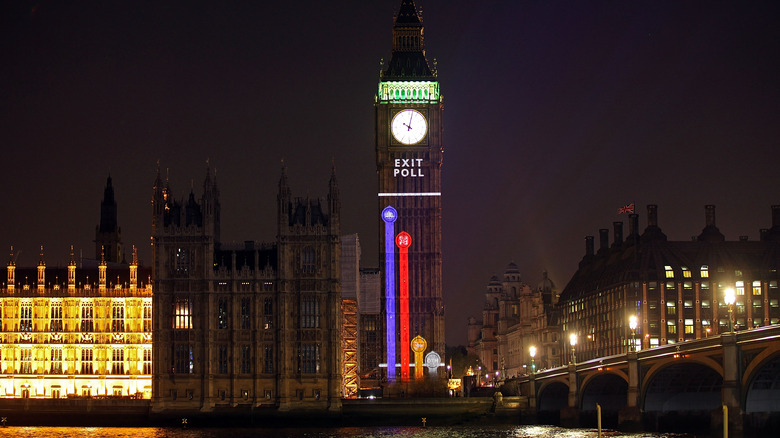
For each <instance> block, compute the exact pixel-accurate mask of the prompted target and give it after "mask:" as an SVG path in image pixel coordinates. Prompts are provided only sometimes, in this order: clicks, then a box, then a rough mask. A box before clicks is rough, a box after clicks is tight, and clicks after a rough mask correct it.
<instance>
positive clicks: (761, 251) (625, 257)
mask: <svg viewBox="0 0 780 438" xmlns="http://www.w3.org/2000/svg"><path fill="white" fill-rule="evenodd" d="M778 265H780V242H773V241H767V240H763V241H728V242H727V241H717V240H716V241H706V240H692V241H672V242H670V241H666V240H662V239H657V240H650V241H646V242H645V241H643V242H642V243H640V245H623V247H622V248H620V250H618V251H612V252H610V253H609V254H606V255H603V256H596V257H593V258H592V259H591V260H590V261H589V262H585V261H584V260H583V263H581V264H580V268H579V269H578V270H577V272H576V273H575V274H574V276H572V278H571V280H570V281H569V284H567V285H566V288H565V289H564V290H563V293H562V294H561V300H562V301H566V300H571V299H573V298H575V297H576V296H579V295H582V294H590V293H592V292H595V291H598V290H603V289H607V288H611V287H614V286H617V285H620V284H624V283H626V282H629V281H640V282H645V281H663V280H665V279H666V274H665V267H666V266H671V267H672V269H674V270H675V278H680V275H681V273H680V270H681V268H682V267H686V268H687V269H688V270H690V271H691V278H692V279H693V280H699V279H700V275H701V267H702V266H707V267H708V271H709V272H710V273H713V272H717V271H718V270H720V269H723V270H724V271H725V272H728V275H734V271H735V270H740V271H742V274H743V276H745V278H752V279H768V278H777V277H778V275H777V271H776V269H777V268H778ZM710 275H712V274H710Z"/></svg>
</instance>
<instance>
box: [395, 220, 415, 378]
mask: <svg viewBox="0 0 780 438" xmlns="http://www.w3.org/2000/svg"><path fill="white" fill-rule="evenodd" d="M395 244H396V245H398V276H399V280H400V284H399V297H400V303H399V304H400V310H399V313H400V317H401V318H400V325H401V342H400V345H401V348H400V350H401V381H403V382H408V381H409V348H411V347H410V346H409V245H411V244H412V236H410V235H409V233H407V232H406V231H401V232H400V233H398V235H397V236H396V237H395Z"/></svg>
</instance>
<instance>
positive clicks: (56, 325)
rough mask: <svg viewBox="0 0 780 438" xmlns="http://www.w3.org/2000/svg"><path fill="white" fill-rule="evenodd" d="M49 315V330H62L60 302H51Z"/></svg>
mask: <svg viewBox="0 0 780 438" xmlns="http://www.w3.org/2000/svg"><path fill="white" fill-rule="evenodd" d="M50 316H51V322H50V330H51V331H52V332H61V331H62V303H61V302H52V303H51V309H50ZM60 360H62V359H60Z"/></svg>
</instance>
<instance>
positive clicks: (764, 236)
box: [758, 228, 769, 240]
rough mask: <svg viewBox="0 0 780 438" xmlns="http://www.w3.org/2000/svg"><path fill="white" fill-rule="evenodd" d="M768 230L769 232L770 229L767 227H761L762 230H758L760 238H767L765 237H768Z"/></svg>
mask: <svg viewBox="0 0 780 438" xmlns="http://www.w3.org/2000/svg"><path fill="white" fill-rule="evenodd" d="M768 232H769V230H768V229H766V228H761V229H760V230H758V234H759V236H760V240H765V238H766V234H767V233H768Z"/></svg>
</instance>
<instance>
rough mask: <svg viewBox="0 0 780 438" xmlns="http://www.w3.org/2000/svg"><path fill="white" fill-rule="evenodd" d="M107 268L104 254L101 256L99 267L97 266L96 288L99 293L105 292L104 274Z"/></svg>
mask: <svg viewBox="0 0 780 438" xmlns="http://www.w3.org/2000/svg"><path fill="white" fill-rule="evenodd" d="M107 271H108V266H107V265H106V258H105V253H103V254H101V257H100V265H99V266H98V287H99V289H100V290H101V291H104V290H106V272H107Z"/></svg>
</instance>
